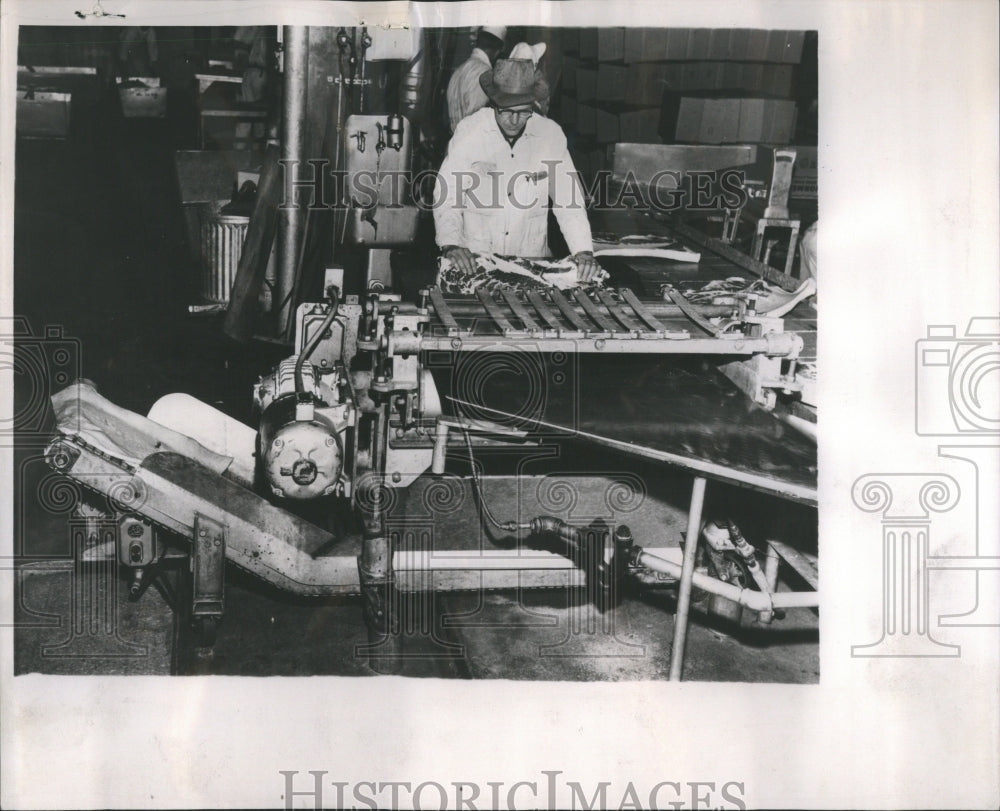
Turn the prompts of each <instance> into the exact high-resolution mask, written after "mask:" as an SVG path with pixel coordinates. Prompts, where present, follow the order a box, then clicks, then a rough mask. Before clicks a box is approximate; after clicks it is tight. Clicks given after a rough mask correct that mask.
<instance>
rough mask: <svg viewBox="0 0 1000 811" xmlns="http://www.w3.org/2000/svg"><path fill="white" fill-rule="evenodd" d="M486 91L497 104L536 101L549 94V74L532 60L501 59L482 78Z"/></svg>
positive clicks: (509, 104)
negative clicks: (539, 68)
mask: <svg viewBox="0 0 1000 811" xmlns="http://www.w3.org/2000/svg"><path fill="white" fill-rule="evenodd" d="M479 84H480V85H481V86H482V88H483V92H484V93H485V94H486V95H487V96H488V97H489V99H490V101H492V102H493V103H494V104H495V105H496V106H497V107H514V106H516V105H519V104H532V103H534V102H536V101H542V100H543V99H547V98H548V96H549V83H548V82H547V81H545V74H543V73H542V72H541V71H540V70H536V68H535V64H534V62H532V61H531V60H530V59H498V60H497V62H496V64H495V65H494V66H493V70H487V71H484V72H483V75H482V76H480V77H479Z"/></svg>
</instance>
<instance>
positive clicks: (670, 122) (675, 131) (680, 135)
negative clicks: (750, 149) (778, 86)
mask: <svg viewBox="0 0 1000 811" xmlns="http://www.w3.org/2000/svg"><path fill="white" fill-rule="evenodd" d="M795 114H796V108H795V102H793V101H787V100H784V99H763V98H717V97H702V96H680V97H674V98H672V99H670V100H668V104H667V106H666V107H665V109H664V116H663V123H662V124H661V128H660V132H661V134H662V135H663V136H664V137H665V138H666V139H667V140H671V141H673V140H676V141H681V142H687V143H700V144H731V143H785V142H788V141H790V140H791V139H792V136H793V135H794V134H795Z"/></svg>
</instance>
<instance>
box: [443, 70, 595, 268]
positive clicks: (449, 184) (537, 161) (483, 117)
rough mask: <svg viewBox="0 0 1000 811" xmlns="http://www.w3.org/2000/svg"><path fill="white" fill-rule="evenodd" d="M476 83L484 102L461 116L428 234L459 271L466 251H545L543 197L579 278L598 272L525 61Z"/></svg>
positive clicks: (578, 196) (573, 181)
mask: <svg viewBox="0 0 1000 811" xmlns="http://www.w3.org/2000/svg"><path fill="white" fill-rule="evenodd" d="M481 84H482V87H483V90H484V92H485V93H486V95H487V96H488V97H489V99H490V102H491V105H492V106H490V107H488V108H484V109H482V110H479V111H478V112H476V113H473V114H472V115H470V116H468V117H467V118H465V119H463V120H462V122H461V123H460V124H459V125H458V128H457V129H456V130H455V135H454V137H453V138H452V139H451V142H450V143H449V145H448V154H447V155H446V156H445V159H444V163H442V164H441V169H440V171H439V173H438V189H437V191H436V193H435V201H434V202H435V205H434V226H435V232H436V233H435V238H436V241H437V244H438V247H439V248H440V250H441V254H442V256H445V257H447V258H449V259H450V260H451V261H452V263H453V264H454V265H455V266H456V267H458V268H459V269H460V270H462V271H463V272H465V273H468V274H470V275H471V274H472V273H474V272H475V263H474V260H473V256H472V254H473V253H484V254H499V255H502V256H521V257H545V256H549V255H550V252H549V246H548V211H549V203H550V201H551V206H552V211H553V213H554V214H555V217H556V220H557V222H558V223H559V227H560V229H561V230H562V233H563V236H564V237H565V239H566V244H567V245H568V246H569V250H570V253H571V255H572V257H571V258H572V259H573V260H574V262H575V263H576V265H577V277H578V278H579V279H580V281H584V282H586V281H591V280H593V279H595V278H599V277H601V276H603V275H605V274H604V271H603V270H602V269H601V267H600V265H598V264H597V260H596V259H594V255H593V242H592V239H591V234H590V223H589V221H588V220H587V212H586V208H585V199H584V192H583V187H582V186H581V184H580V181H579V178H578V176H577V173H576V169H575V167H574V166H573V160H572V158H571V157H570V155H569V150H568V149H567V147H566V136H565V135H564V134H563V131H562V129H561V128H560V127H559V125H558V124H556V123H555V122H554V121H551V120H549V119H548V118H545V117H544V116H542V115H539V114H536V113H535V112H534V110H533V105H534V104H535V102H536V101H539V100H541V99H547V98H548V92H549V90H548V84H547V83H546V81H545V77H544V76H543V75H542V73H541V72H540V71H537V70H536V68H535V66H534V64H533V63H532V61H531V60H530V59H525V60H519V59H500V60H498V61H497V63H496V65H495V66H494V67H493V70H492V71H490V72H488V73H485V74H483V76H482V79H481Z"/></svg>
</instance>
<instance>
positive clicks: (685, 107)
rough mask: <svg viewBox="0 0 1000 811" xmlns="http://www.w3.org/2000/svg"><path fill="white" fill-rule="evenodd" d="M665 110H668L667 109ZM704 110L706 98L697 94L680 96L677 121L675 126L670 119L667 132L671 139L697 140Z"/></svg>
mask: <svg viewBox="0 0 1000 811" xmlns="http://www.w3.org/2000/svg"><path fill="white" fill-rule="evenodd" d="M665 106H666V105H665ZM665 112H667V111H666V110H665ZM704 112H705V99H702V98H698V97H696V96H682V97H680V99H679V100H678V104H677V111H676V122H675V123H673V126H671V125H670V123H669V119H668V125H667V130H666V133H665V134H666V135H667V137H668V138H669V140H677V141H697V140H698V136H699V134H700V133H701V119H702V115H704ZM668 115H669V113H668ZM671 130H672V132H671Z"/></svg>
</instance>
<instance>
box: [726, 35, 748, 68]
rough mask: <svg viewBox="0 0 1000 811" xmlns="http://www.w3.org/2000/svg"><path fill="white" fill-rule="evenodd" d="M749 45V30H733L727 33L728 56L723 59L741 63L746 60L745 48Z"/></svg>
mask: <svg viewBox="0 0 1000 811" xmlns="http://www.w3.org/2000/svg"><path fill="white" fill-rule="evenodd" d="M749 45H750V29H749V28H734V29H732V31H730V32H729V54H728V55H727V56H726V57H725V58H726V59H731V60H732V61H734V62H742V61H743V60H744V59H746V58H747V48H748V47H749Z"/></svg>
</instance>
